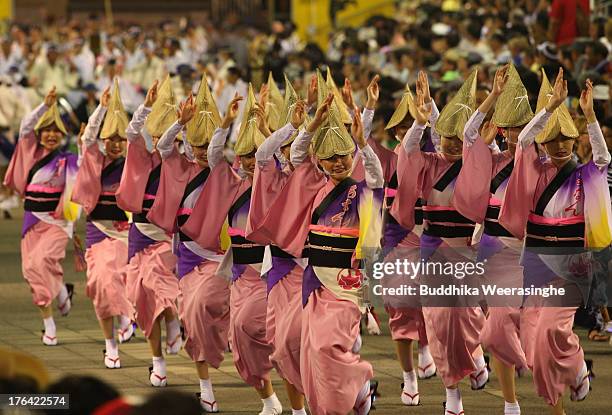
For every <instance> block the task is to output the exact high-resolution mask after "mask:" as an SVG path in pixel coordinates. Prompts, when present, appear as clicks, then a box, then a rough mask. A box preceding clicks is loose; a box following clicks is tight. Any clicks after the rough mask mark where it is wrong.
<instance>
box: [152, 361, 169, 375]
mask: <svg viewBox="0 0 612 415" xmlns="http://www.w3.org/2000/svg"><path fill="white" fill-rule="evenodd" d="M153 372H155V373H156V374H157V375H158V376H161V377H164V376H166V360H165V359H164V358H163V357H155V356H153Z"/></svg>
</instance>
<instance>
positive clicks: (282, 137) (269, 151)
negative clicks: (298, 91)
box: [255, 101, 306, 167]
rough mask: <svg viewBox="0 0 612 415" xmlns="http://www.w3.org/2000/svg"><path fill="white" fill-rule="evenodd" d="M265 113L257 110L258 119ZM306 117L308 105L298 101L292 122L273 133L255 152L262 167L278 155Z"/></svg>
mask: <svg viewBox="0 0 612 415" xmlns="http://www.w3.org/2000/svg"><path fill="white" fill-rule="evenodd" d="M264 115H265V114H264V111H263V109H261V108H258V109H257V117H258V118H260V121H261V119H262V118H261V117H264ZM305 116H306V103H305V102H304V101H298V102H297V103H296V105H295V109H294V111H293V114H292V115H291V122H289V123H287V125H285V126H283V127H282V128H280V129H278V130H276V131H275V132H274V133H272V134H271V135H270V136H269V137H268V138H267V139H266V140H264V142H263V143H262V144H261V145H260V146H259V148H258V149H257V151H256V152H255V160H257V163H258V164H259V165H260V166H262V167H263V166H265V165H266V163H267V162H268V161H270V160H271V159H272V157H273V156H274V153H276V152H277V151H278V150H279V149H280V148H281V146H282V145H283V143H284V142H285V141H286V140H288V139H289V137H291V136H292V135H293V134H295V132H296V131H297V129H298V128H300V126H301V125H302V123H303V122H304V117H305Z"/></svg>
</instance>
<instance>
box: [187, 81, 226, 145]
mask: <svg viewBox="0 0 612 415" xmlns="http://www.w3.org/2000/svg"><path fill="white" fill-rule="evenodd" d="M195 105H196V113H195V115H194V117H193V118H192V119H191V120H190V121H189V122H188V123H187V141H188V142H189V144H191V145H192V146H194V147H199V146H203V145H206V144H208V143H209V142H210V140H211V138H212V136H213V133H214V132H215V130H216V129H217V128H218V127H219V126H220V125H221V116H220V115H219V110H218V109H217V104H216V103H215V99H214V97H213V96H212V93H211V92H210V88H209V86H208V80H207V79H206V75H204V76H202V82H201V83H200V88H199V89H198V95H196V98H195Z"/></svg>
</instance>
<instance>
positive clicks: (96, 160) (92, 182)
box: [72, 143, 104, 214]
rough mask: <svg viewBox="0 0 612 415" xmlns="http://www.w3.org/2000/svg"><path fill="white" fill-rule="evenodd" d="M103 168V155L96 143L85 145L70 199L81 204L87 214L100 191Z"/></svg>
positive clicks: (93, 205) (94, 204) (96, 200)
mask: <svg viewBox="0 0 612 415" xmlns="http://www.w3.org/2000/svg"><path fill="white" fill-rule="evenodd" d="M103 168H104V155H103V154H102V152H101V151H100V149H99V148H98V145H97V143H94V144H93V145H90V146H88V147H85V149H84V152H83V159H82V160H81V166H80V167H79V171H78V173H77V176H76V182H75V184H74V189H73V190H72V201H73V202H74V203H78V204H79V205H81V206H83V209H85V212H87V214H89V213H91V211H92V210H94V208H95V207H96V204H97V203H98V198H99V197H100V193H101V192H102V181H101V177H102V169H103Z"/></svg>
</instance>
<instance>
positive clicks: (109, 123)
mask: <svg viewBox="0 0 612 415" xmlns="http://www.w3.org/2000/svg"><path fill="white" fill-rule="evenodd" d="M128 123H129V120H128V116H127V113H126V112H125V108H124V107H123V103H122V102H121V95H120V94H119V81H118V80H117V78H115V82H114V86H113V92H112V95H111V98H110V102H109V103H108V110H107V111H106V116H105V117H104V124H102V131H101V132H100V138H110V137H112V136H114V135H118V136H119V137H121V138H127V132H126V130H127V127H128Z"/></svg>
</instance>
